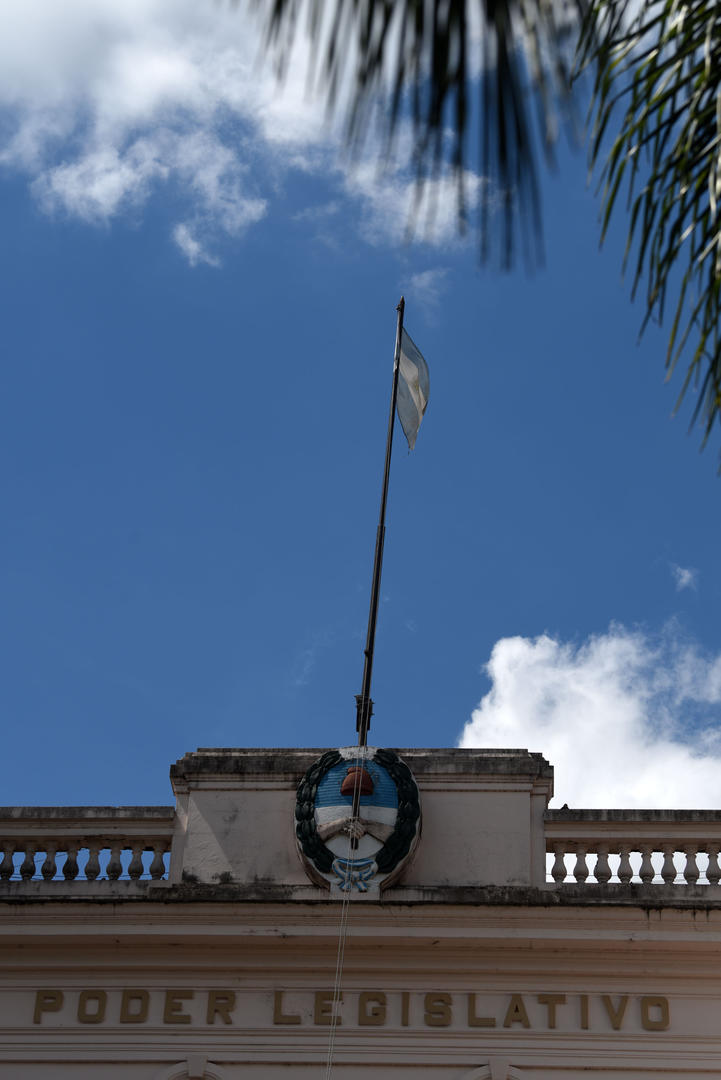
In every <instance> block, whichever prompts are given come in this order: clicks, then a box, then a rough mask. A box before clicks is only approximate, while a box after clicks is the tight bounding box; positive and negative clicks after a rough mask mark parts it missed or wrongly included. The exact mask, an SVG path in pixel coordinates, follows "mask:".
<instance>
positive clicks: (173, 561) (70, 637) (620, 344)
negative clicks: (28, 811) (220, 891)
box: [0, 0, 721, 806]
mask: <svg viewBox="0 0 721 1080" xmlns="http://www.w3.org/2000/svg"><path fill="white" fill-rule="evenodd" d="M301 52H302V50H301ZM256 57H257V39H256V36H255V30H254V28H253V27H252V26H251V25H250V24H248V22H247V19H246V17H245V16H244V15H243V14H242V12H241V11H233V10H231V9H230V8H223V7H218V6H217V5H215V4H208V5H207V7H206V6H203V5H202V4H198V3H197V0H194V2H192V3H191V2H190V0H175V2H174V3H172V4H171V3H169V2H166V0H150V2H145V3H140V2H137V3H134V2H130V0H124V2H123V3H120V0H103V2H102V3H100V4H98V3H97V0H92V2H91V0H70V2H68V3H67V4H66V5H63V9H62V13H61V12H60V9H59V7H58V5H57V4H55V3H54V2H53V3H51V2H50V0H47V2H44V3H39V4H36V5H35V6H34V11H33V15H32V18H31V15H30V13H29V12H28V10H27V5H23V4H22V3H20V2H19V0H18V2H15V0H10V2H7V3H5V4H4V5H3V8H2V11H0V138H1V140H2V141H1V142H0V182H1V183H2V192H3V198H2V202H1V205H0V214H1V215H2V237H3V243H2V246H1V248H0V265H1V267H2V270H1V274H2V282H1V288H2V296H3V311H4V315H3V321H2V331H1V333H2V355H3V394H2V400H1V402H0V415H1V419H0V441H1V443H2V453H1V454H0V469H1V470H2V490H3V499H4V509H5V514H4V519H5V528H4V530H3V538H2V542H1V547H2V560H1V561H0V580H1V582H2V584H1V589H2V607H1V611H0V634H1V635H2V655H3V658H4V661H5V662H4V664H3V678H2V681H1V683H0V686H1V690H0V695H1V696H0V703H1V704H0V707H1V709H2V715H3V719H4V732H5V740H6V750H5V763H6V767H5V769H4V771H3V772H4V777H3V786H4V796H3V801H4V802H5V803H8V804H9V803H21V804H43V803H48V804H63V803H81V804H84V803H89V804H94V803H98V804H99V803H103V804H104V803H124V804H132V803H164V802H169V801H170V798H171V796H170V789H169V785H168V781H167V770H168V767H169V764H170V762H171V761H172V760H174V759H175V758H177V757H179V756H180V755H182V754H183V753H185V752H186V751H188V750H192V749H194V748H195V747H197V746H266V745H267V746H276V745H277V746H283V745H285V746H294V745H311V746H330V745H344V744H347V743H349V742H352V741H354V739H355V726H354V695H355V693H357V692H358V690H359V689H360V681H361V673H362V648H363V640H364V636H365V625H366V618H367V609H368V594H369V586H370V572H371V563H372V552H373V543H374V536H375V525H376V516H377V509H378V500H379V495H380V481H381V468H382V460H383V450H384V437H385V427H386V423H387V407H388V394H389V390H390V375H391V364H392V351H393V337H394V329H395V306H396V304H397V302H398V298H399V296H400V294H401V292H403V293H405V296H406V300H407V309H406V324H407V327H408V329H409V331H410V333H411V334H412V336H413V338H414V340H415V341H416V342H417V344H418V345H419V347H420V348H421V350H422V351H423V353H424V355H425V356H426V359H427V361H428V364H429V367H430V372H431V401H430V405H429V408H428V412H427V414H426V418H425V420H424V423H423V427H422V429H421V432H420V435H419V438H418V442H417V445H416V449H415V451H414V452H413V454H412V455H410V454H408V452H407V450H406V448H405V445H404V443H403V442H402V435H401V434H400V431H398V432H397V436H398V439H397V442H396V452H395V456H394V461H393V469H392V474H391V491H390V502H389V517H388V534H387V541H386V561H385V570H384V579H383V589H382V604H381V611H380V618H379V629H378V643H377V657H376V668H375V679H374V686H373V697H374V699H375V701H376V714H375V717H374V720H373V725H372V729H371V738H370V741H371V742H373V743H374V744H376V745H390V746H400V747H402V746H434V745H435V746H449V745H455V744H457V743H458V741H459V740H463V743H464V745H480V746H494V745H513V746H526V747H528V748H529V749H532V750H538V751H541V752H544V753H546V755H547V756H548V757H549V759H550V760H551V761H552V763H553V764H554V765H555V766H556V790H557V792H558V796H559V798H558V799H557V800H556V802H557V803H558V802H564V801H568V802H569V803H570V804H571V805H602V806H603V805H616V806H619V805H629V806H631V805H642V806H643V805H648V806H652V805H664V804H670V805H678V806H681V805H686V806H690V805H699V806H718V805H719V796H718V794H717V792H718V783H717V776H718V773H719V766H720V765H721V744H720V743H719V736H718V731H719V720H720V719H721V707H720V706H721V631H720V630H719V622H718V617H717V613H718V610H719V604H720V602H721V570H720V569H719V560H718V543H719V542H718V536H719V499H720V497H721V487H720V486H719V485H720V484H721V480H719V478H718V477H717V475H716V470H717V465H718V453H719V449H720V446H719V439H718V435H716V436H715V439H714V440H712V442H711V445H710V446H709V447H708V448H707V450H706V451H705V452H704V453H703V454H699V442H700V433H699V432H698V431H697V430H696V431H694V432H692V433H691V435H689V434H688V433H687V428H688V421H689V418H690V413H691V406H692V404H693V402H692V400H691V399H690V400H689V401H688V402H687V403H686V404H685V405H684V406H683V408H682V409H681V411H680V413H679V415H677V416H676V417H673V418H672V416H671V413H672V410H673V406H674V403H675V400H676V395H677V392H678V389H679V384H680V379H679V378H678V377H677V378H676V379H675V380H673V381H672V382H671V383H670V384H666V383H664V378H663V375H664V372H663V356H664V337H663V333H662V332H659V331H658V330H657V329H656V328H655V327H651V328H650V329H649V330H648V332H647V333H646V335H645V336H644V338H643V340H642V342H641V343H640V345H639V344H637V337H638V329H639V325H640V322H641V318H642V309H641V308H640V307H639V306H638V305H635V306H634V305H632V304H631V303H630V301H629V295H628V287H627V285H626V284H624V283H623V282H622V280H621V275H620V261H621V254H622V250H623V237H622V233H621V230H620V229H619V230H618V231H617V232H616V234H612V235H611V237H610V239H609V241H608V243H607V245H606V247H605V248H604V250H603V251H601V252H599V248H598V236H599V228H598V204H597V202H596V200H595V198H594V195H593V191H592V190H589V188H588V187H587V184H586V169H585V160H584V157H583V154H581V153H575V154H574V153H571V152H570V151H568V150H567V149H565V148H563V149H561V151H560V169H559V172H558V174H557V175H556V176H551V177H547V178H546V180H545V181H544V219H545V236H546V266H545V268H544V269H543V270H542V271H541V272H538V273H536V274H534V275H528V274H526V273H525V272H523V270H519V271H517V272H514V273H512V274H508V275H501V274H499V273H495V272H493V271H488V270H485V271H484V270H481V269H480V267H479V265H478V259H477V254H476V250H475V248H474V245H473V241H472V238H471V240H470V241H468V240H467V241H462V240H459V238H458V237H457V235H456V233H455V230H454V213H453V203H452V199H451V198H450V195H449V189H448V187H447V185H446V184H445V182H443V181H442V182H441V184H440V186H439V197H440V202H439V205H440V213H439V217H438V219H437V220H436V222H435V225H434V228H433V230H432V231H431V233H429V234H427V233H423V232H422V233H421V234H420V235H417V236H416V238H415V240H414V241H411V242H407V241H406V239H405V232H406V225H407V221H408V207H409V205H410V198H411V184H410V179H409V177H408V174H407V171H405V170H404V168H403V163H402V160H401V161H399V162H398V163H396V164H395V165H394V166H392V167H391V168H390V170H389V171H388V172H387V173H386V174H385V175H380V174H379V173H378V170H377V169H376V168H375V165H374V164H373V159H372V157H371V156H370V154H369V157H368V158H367V159H364V160H362V161H361V162H360V164H359V165H358V166H356V167H355V168H352V167H351V165H350V164H349V162H348V161H347V159H346V158H345V157H344V156H343V154H342V153H341V152H340V143H339V140H338V136H337V134H336V133H335V132H334V130H333V127H332V125H331V126H328V125H327V124H326V123H325V122H324V114H323V109H322V106H321V105H320V104H319V103H318V102H314V101H313V100H310V99H308V98H307V96H306V95H305V94H304V93H303V92H302V86H303V75H302V66H303V64H302V61H303V57H302V55H301V56H299V57H298V65H297V70H296V68H294V69H292V71H291V75H290V78H289V81H288V83H287V85H286V87H285V91H284V93H283V94H281V95H279V94H278V93H277V89H276V87H275V84H274V81H273V78H272V75H271V73H270V72H269V71H268V70H267V69H265V68H263V67H262V66H261V67H258V66H255V65H254V61H255V59H256ZM401 142H403V140H401ZM401 156H402V155H401ZM477 184H478V179H477V178H475V177H473V176H472V175H471V176H469V189H470V192H471V198H472V199H473V193H474V191H476V190H477Z"/></svg>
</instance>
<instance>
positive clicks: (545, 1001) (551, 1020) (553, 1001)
mask: <svg viewBox="0 0 721 1080" xmlns="http://www.w3.org/2000/svg"><path fill="white" fill-rule="evenodd" d="M537 1000H538V1004H539V1005H545V1006H546V1008H547V1009H548V1027H549V1029H550V1030H553V1029H554V1028H555V1026H556V1007H557V1006H558V1005H565V1004H566V995H565V994H538V995H537Z"/></svg>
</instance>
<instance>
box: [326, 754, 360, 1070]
mask: <svg viewBox="0 0 721 1080" xmlns="http://www.w3.org/2000/svg"><path fill="white" fill-rule="evenodd" d="M365 758H366V747H365V746H359V747H358V756H357V758H356V764H357V766H358V767H357V768H356V769H355V770H354V774H353V801H352V803H351V816H350V818H349V820H348V850H347V852H346V866H348V867H349V866H350V863H351V858H352V851H353V838H354V835H355V832H356V829H357V823H358V818H359V813H358V810H356V808H357V807H358V808H359V807H360V785H361V784H362V782H363V781H362V775H363V774H362V769H363V765H364V762H365ZM344 884H345V886H346V888H345V889H344V891H343V901H342V904H341V911H340V923H339V926H338V951H337V953H336V960H335V979H334V982H333V999H332V1003H331V1018H330V1032H329V1033H328V1056H327V1058H326V1064H325V1080H331V1076H332V1072H333V1054H334V1051H335V1037H336V1030H337V1027H338V1009H339V1008H340V1003H341V998H342V995H343V989H342V987H343V964H344V961H345V946H346V939H347V936H348V916H349V914H350V894H351V890H352V888H353V882H352V879H351V878H350V870H348V878H347V880H346V882H345V883H344Z"/></svg>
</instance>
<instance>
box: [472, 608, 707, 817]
mask: <svg viewBox="0 0 721 1080" xmlns="http://www.w3.org/2000/svg"><path fill="white" fill-rule="evenodd" d="M485 671H486V673H487V675H488V677H489V678H490V680H491V682H492V687H491V689H490V690H489V692H488V693H487V694H486V695H485V697H484V698H483V699H482V701H481V702H480V704H479V706H478V708H477V709H475V710H474V712H473V714H472V717H471V720H470V722H469V723H468V724H467V725H466V727H465V729H464V731H463V733H462V736H461V740H460V745H461V746H483V747H526V748H528V749H530V750H537V751H540V752H541V753H543V754H544V755H545V757H546V758H547V759H548V760H549V761H550V762H551V764H552V765H553V766H554V767H555V789H556V797H555V800H554V804H555V805H559V804H560V803H563V802H567V803H568V804H569V805H570V806H576V807H620V808H633V807H664V808H665V807H686V808H689V807H696V808H704V807H710V808H714V807H715V808H718V807H721V654H719V655H716V656H708V655H705V654H704V653H703V652H702V650H701V649H700V647H699V646H698V645H697V644H696V643H694V642H690V641H688V640H685V639H684V638H683V636H682V635H681V633H680V631H679V629H678V627H677V626H675V624H669V626H667V627H666V629H665V630H664V632H663V633H662V634H660V635H658V636H657V637H655V638H654V637H652V636H650V635H648V634H644V633H642V632H640V631H636V632H634V631H630V630H627V629H625V628H624V627H622V626H611V627H610V629H609V630H608V632H607V633H605V634H598V635H595V636H592V637H590V638H588V639H587V640H586V641H585V642H583V643H581V644H580V645H576V644H570V643H564V642H561V641H559V640H557V639H554V638H552V637H550V636H548V635H545V634H544V635H541V636H540V637H537V638H523V637H513V638H502V639H501V640H500V641H498V642H496V645H495V646H494V648H493V651H492V653H491V658H490V661H489V662H488V664H487V665H486V668H485Z"/></svg>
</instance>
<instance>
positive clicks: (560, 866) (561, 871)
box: [551, 844, 566, 885]
mask: <svg viewBox="0 0 721 1080" xmlns="http://www.w3.org/2000/svg"><path fill="white" fill-rule="evenodd" d="M564 850H565V844H554V845H553V854H554V856H555V858H554V860H553V866H552V867H551V877H552V878H553V880H554V881H555V882H556V885H562V884H563V882H564V881H565V880H566V863H565V861H564V858H563V856H564Z"/></svg>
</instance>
